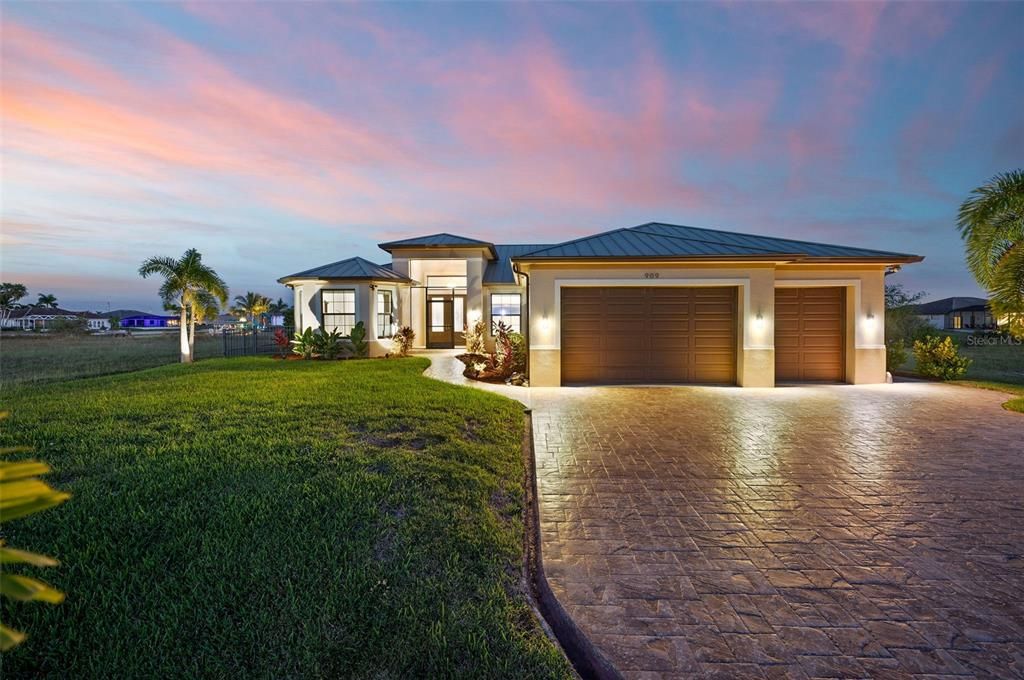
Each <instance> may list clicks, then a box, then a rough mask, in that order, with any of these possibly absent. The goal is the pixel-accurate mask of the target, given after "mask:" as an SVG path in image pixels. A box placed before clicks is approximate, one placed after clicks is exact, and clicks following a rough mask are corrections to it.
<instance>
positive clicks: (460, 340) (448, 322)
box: [427, 295, 466, 349]
mask: <svg viewBox="0 0 1024 680" xmlns="http://www.w3.org/2000/svg"><path fill="white" fill-rule="evenodd" d="M465 330H466V297H465V296H464V295H428V296H427V347H428V348H431V349H453V348H454V347H455V346H456V344H459V345H462V344H465V342H466V335H465Z"/></svg>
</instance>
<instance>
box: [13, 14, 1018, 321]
mask: <svg viewBox="0 0 1024 680" xmlns="http://www.w3.org/2000/svg"><path fill="white" fill-rule="evenodd" d="M1022 25H1024V4H1021V3H971V4H967V3H957V4H942V3H923V2H922V3H813V4H802V3H786V4H772V3H742V2H723V3H680V4H672V3H659V4H650V5H643V4H624V3H612V4H597V3H575V4H574V3H568V4H557V3H543V4H540V3H538V4H526V3H517V4H491V3H488V4H484V3H478V4H469V3H458V4H455V3H452V4H442V3H419V4H400V3H392V4H375V5H356V4H328V3H308V4H294V3H293V4H284V3H281V4H274V3H255V4H243V3H238V2H232V3H212V2H199V3H190V4H183V5H176V4H155V3H149V4H147V3H129V4H115V3H102V4H88V3H80V2H79V3H69V4H61V3H5V4H4V14H3V24H2V38H3V41H2V43H3V44H2V56H3V62H4V69H3V73H2V87H3V97H4V106H3V112H2V115H3V138H2V147H3V155H4V165H3V189H2V192H3V194H2V206H0V217H2V220H3V223H2V231H0V238H2V241H0V243H2V246H3V252H2V260H0V265H2V268H3V274H2V275H3V279H4V280H5V281H12V280H13V281H21V282H24V283H26V284H28V286H29V288H30V290H31V291H32V297H33V298H34V297H35V294H36V293H39V292H52V293H55V294H56V295H57V296H58V298H59V299H60V300H61V303H62V305H63V306H66V307H71V308H95V309H103V308H105V307H106V305H107V303H108V302H109V303H110V304H111V306H113V307H125V306H130V307H140V308H144V309H157V308H158V307H159V303H158V301H157V300H156V298H155V293H154V291H155V287H156V284H155V282H151V281H142V280H140V279H139V278H138V277H137V276H136V274H135V272H136V269H137V267H138V264H139V262H140V261H141V260H142V259H144V258H145V257H147V256H149V255H153V254H167V255H178V254H180V253H181V252H182V251H184V250H185V249H186V248H189V247H196V248H199V249H200V250H201V251H202V252H203V254H204V256H205V259H206V260H207V261H208V262H209V263H210V264H211V265H213V266H214V267H215V268H217V269H218V271H220V272H221V273H222V275H223V276H224V277H225V278H226V279H227V280H228V283H229V284H230V286H231V288H232V290H233V292H235V293H242V292H244V291H245V290H258V291H261V292H263V293H265V294H268V295H272V296H274V297H277V296H278V295H283V294H285V290H284V289H283V288H282V287H280V286H278V285H277V284H276V283H275V280H276V279H277V278H278V277H280V276H282V275H285V274H288V273H291V272H293V271H297V270H300V269H305V268H309V267H312V266H315V265H318V264H322V263H325V262H329V261H333V260H338V259H342V258H344V257H348V256H351V255H362V256H364V257H367V258H369V259H373V260H376V261H386V259H387V255H386V254H385V253H383V252H381V251H379V250H378V249H377V248H376V245H375V244H376V243H378V242H380V241H383V240H388V239H393V238H397V237H402V236H410V235H417V234H422V233H432V232H436V231H452V232H456V233H465V234H467V235H472V236H477V237H482V238H490V239H494V240H495V241H498V242H545V241H559V240H564V239H567V238H572V237H576V236H580V235H583V234H587V233H594V232H597V231H602V230H607V229H613V228H617V227H621V226H629V225H632V224H637V223H642V222H648V221H654V220H657V221H666V222H675V223H680V224H692V225H697V226H706V227H712V228H714V227H719V228H723V229H730V230H735V231H744V232H751V233H763V234H770V235H779V236H787V237H792V238H801V239H808V240H819V241H826V242H834V243H844V244H849V245H858V246H865V247H874V248H883V249H891V250H898V251H903V252H912V253H917V254H921V255H925V256H926V258H927V259H926V260H925V262H924V263H923V264H920V265H914V266H910V267H907V268H906V269H905V271H904V272H902V273H900V274H898V275H897V277H896V278H895V279H894V280H897V281H900V282H902V283H904V284H905V285H906V286H907V287H908V288H911V289H913V290H924V291H927V292H928V293H929V296H930V297H944V296H947V295H953V294H960V295H965V294H967V295H969V294H978V293H980V291H978V289H977V287H976V286H975V284H974V282H973V280H972V279H971V277H970V275H969V274H968V273H967V271H966V268H965V267H964V265H963V256H962V248H961V245H960V241H959V238H958V236H957V234H956V230H955V216H956V210H957V207H958V205H959V203H960V201H961V200H963V198H964V197H966V195H967V193H968V192H969V191H970V190H971V189H972V188H973V187H975V186H977V185H978V184H980V183H982V182H983V181H985V180H986V179H987V178H988V177H990V176H992V175H993V174H995V173H997V172H1001V171H1005V170H1009V169H1012V168H1014V167H1019V166H1020V163H1021V159H1022V158H1024V114H1022V111H1024V69H1021V68H1019V64H1021V63H1024V47H1022V41H1021V40H1020V27H1021V26H1022ZM1015 65H1017V68H1014V66H1015Z"/></svg>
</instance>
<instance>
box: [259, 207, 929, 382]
mask: <svg viewBox="0 0 1024 680" xmlns="http://www.w3.org/2000/svg"><path fill="white" fill-rule="evenodd" d="M380 248H381V249H382V250H384V251H385V252H387V253H389V254H390V255H391V262H389V263H386V264H375V263H373V262H370V261H368V260H365V259H363V258H361V257H351V258H348V259H344V260H341V261H339V262H333V263H331V264H326V265H322V266H319V267H314V268H312V269H307V270H305V271H300V272H296V273H294V274H290V275H288V276H285V277H283V278H281V279H279V281H280V282H281V283H283V284H285V285H286V286H289V287H290V288H291V289H292V290H293V291H294V295H295V324H296V327H297V328H298V329H305V328H314V329H315V328H320V327H326V328H328V329H337V330H339V331H341V332H342V333H348V332H349V331H350V330H351V328H352V327H353V325H355V324H356V323H357V322H359V321H363V322H365V324H366V327H367V331H368V336H369V337H370V338H372V342H371V347H370V351H371V355H373V356H381V355H383V354H385V353H387V352H389V351H391V350H392V345H391V342H390V340H389V339H388V338H390V336H391V335H392V333H393V332H394V330H395V329H396V327H398V326H403V325H408V326H411V327H412V328H413V330H414V332H415V334H416V340H415V343H414V346H415V347H419V348H455V347H458V346H461V345H462V344H463V343H464V338H465V336H464V333H465V330H466V328H467V327H468V326H469V325H470V324H473V323H474V322H475V321H477V320H479V319H484V320H485V321H486V322H487V325H488V326H489V327H490V326H491V324H493V323H494V322H496V321H503V322H505V323H507V324H508V325H509V326H511V327H512V328H513V329H514V330H516V331H519V332H521V333H522V334H523V336H524V338H525V340H526V343H527V346H528V348H529V352H528V361H529V369H528V370H529V375H530V383H531V385H534V386H557V385H570V384H586V383H717V384H735V385H741V386H745V387H747V386H749V387H771V386H774V385H775V384H776V382H800V381H828V382H847V383H881V382H885V380H886V372H885V341H884V327H885V324H884V315H885V293H884V289H885V283H884V279H885V274H886V272H887V271H892V270H894V269H896V268H899V267H900V266H902V265H904V264H907V263H911V262H919V261H921V260H922V259H923V258H922V257H920V256H917V255H908V254H904V253H894V252H885V251H880V250H869V249H866V248H855V247H847V246H838V245H828V244H821V243H811V242H806V241H795V240H791V239H783V238H774V237H770V236H754V235H751V234H742V233H735V232H727V231H718V230H712V229H704V228H698V227H687V226H679V225H673V224H661V223H655V222H652V223H648V224H642V225H640V226H636V227H628V228H623V229H616V230H614V231H608V232H604V233H600V234H595V235H593V236H587V237H583V238H578V239H573V240H571V241H566V242H564V243H554V244H525V245H524V244H520V245H503V244H496V243H492V242H490V241H483V240H479V239H474V238H469V237H465V236H457V235H454V234H434V235H431V236H422V237H416V238H408V239H403V240H398V241H390V242H388V243H381V244H380ZM488 342H489V343H490V344H491V346H493V338H490V337H489V338H488Z"/></svg>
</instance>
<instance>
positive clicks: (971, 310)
mask: <svg viewBox="0 0 1024 680" xmlns="http://www.w3.org/2000/svg"><path fill="white" fill-rule="evenodd" d="M914 314H915V315H917V316H918V317H919V318H921V319H922V320H923V321H924V322H925V323H927V324H929V325H930V326H933V327H935V328H938V329H939V330H944V331H961V330H962V331H968V330H994V329H995V328H997V327H998V324H997V323H996V319H995V318H994V317H993V316H992V310H990V309H989V306H988V300H986V299H985V298H978V297H950V298H943V299H941V300H933V301H931V302H924V303H921V304H919V305H915V306H914Z"/></svg>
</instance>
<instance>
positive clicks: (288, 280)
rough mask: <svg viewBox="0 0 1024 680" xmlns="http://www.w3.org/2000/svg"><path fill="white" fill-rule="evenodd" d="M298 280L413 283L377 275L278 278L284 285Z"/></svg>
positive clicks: (403, 278)
mask: <svg viewBox="0 0 1024 680" xmlns="http://www.w3.org/2000/svg"><path fill="white" fill-rule="evenodd" d="M296 281H346V282H349V283H365V282H369V283H412V279H408V278H405V277H402V278H393V279H392V278H384V277H376V276H356V277H346V276H284V277H281V278H280V279H278V280H277V282H278V283H280V284H281V285H284V286H289V285H291V284H293V283H295V282H296Z"/></svg>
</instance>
